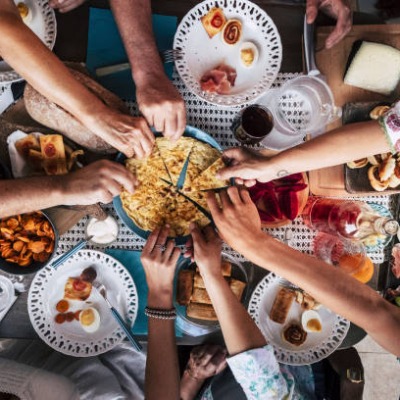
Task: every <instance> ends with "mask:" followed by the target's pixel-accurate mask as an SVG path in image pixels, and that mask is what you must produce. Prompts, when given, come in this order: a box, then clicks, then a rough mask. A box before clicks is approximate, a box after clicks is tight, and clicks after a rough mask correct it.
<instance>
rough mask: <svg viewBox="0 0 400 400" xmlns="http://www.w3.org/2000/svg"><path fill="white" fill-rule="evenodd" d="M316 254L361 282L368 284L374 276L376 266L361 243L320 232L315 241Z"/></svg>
mask: <svg viewBox="0 0 400 400" xmlns="http://www.w3.org/2000/svg"><path fill="white" fill-rule="evenodd" d="M314 254H315V256H317V257H318V258H320V259H321V260H323V261H325V262H327V263H328V264H332V265H334V266H336V267H338V268H340V269H342V270H343V271H345V272H347V273H348V274H350V275H351V276H353V277H354V278H356V279H357V280H359V281H360V282H363V283H366V282H368V281H370V280H371V278H372V276H373V275H374V264H373V263H372V261H371V259H370V258H369V257H368V256H367V254H366V251H365V248H364V246H363V245H362V244H361V243H360V242H359V241H354V240H348V239H344V238H341V237H339V236H333V235H329V234H327V233H324V232H319V233H318V234H317V236H316V237H315V239H314Z"/></svg>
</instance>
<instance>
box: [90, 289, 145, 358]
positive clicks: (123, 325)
mask: <svg viewBox="0 0 400 400" xmlns="http://www.w3.org/2000/svg"><path fill="white" fill-rule="evenodd" d="M93 287H94V288H95V289H96V290H97V292H98V293H99V294H100V295H101V296H102V297H103V299H104V300H105V301H106V303H107V305H108V308H109V309H110V311H111V314H112V315H113V317H114V318H115V320H116V321H117V322H118V325H119V326H120V327H121V328H122V330H123V331H124V332H125V335H126V337H127V338H128V339H129V341H130V342H131V343H132V345H133V347H134V348H135V349H136V350H138V351H142V349H143V347H142V346H141V345H140V343H139V342H138V341H137V340H136V339H135V338H134V337H133V335H132V332H131V327H130V326H129V325H128V324H127V323H126V322H125V320H124V319H123V318H122V315H121V314H120V313H119V312H118V311H117V309H116V308H115V307H113V306H112V304H111V303H110V301H109V300H108V298H107V294H106V293H107V291H106V287H105V286H104V284H102V283H100V282H96V281H94V282H93Z"/></svg>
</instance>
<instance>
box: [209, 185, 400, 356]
mask: <svg viewBox="0 0 400 400" xmlns="http://www.w3.org/2000/svg"><path fill="white" fill-rule="evenodd" d="M221 201H222V209H221V208H220V207H219V206H218V204H217V202H216V199H215V197H213V196H212V195H210V197H209V199H208V202H209V207H210V210H211V212H212V214H213V217H214V221H215V223H216V225H217V227H218V230H219V232H220V235H221V236H222V238H223V239H224V240H225V241H226V242H227V243H228V244H229V245H231V246H232V247H233V248H234V249H235V250H237V251H238V252H240V253H241V254H243V255H244V256H245V257H246V258H248V259H249V260H251V261H252V262H254V263H255V264H257V265H259V266H260V267H262V268H265V269H268V270H269V271H273V272H276V273H277V274H278V275H280V276H283V277H284V278H286V279H288V280H290V281H291V282H293V283H294V284H296V285H298V286H300V287H301V288H303V289H304V290H305V291H307V292H308V293H310V294H311V295H312V296H314V297H315V298H316V299H317V300H318V301H320V302H321V303H322V304H324V305H326V306H327V307H329V308H330V309H331V310H332V311H334V312H336V313H338V314H340V315H342V316H344V317H345V318H347V319H349V320H350V321H352V322H353V323H355V324H356V325H359V326H360V327H361V328H363V329H365V330H366V331H367V332H368V333H369V334H370V335H371V336H372V337H373V339H374V340H375V341H376V342H378V343H379V344H380V345H382V346H383V347H385V348H386V349H387V350H388V351H390V352H392V353H393V354H396V355H397V356H399V355H400V338H399V337H398V335H396V334H395V332H398V330H399V329H400V309H399V308H397V307H395V306H394V305H392V304H390V303H388V302H387V301H386V300H384V299H383V298H382V297H380V296H379V295H378V294H377V293H376V292H375V291H374V290H372V289H371V288H370V287H368V286H366V285H364V284H362V283H360V282H358V281H357V280H355V279H354V278H353V277H351V276H350V275H347V274H346V273H345V272H343V271H342V270H340V269H336V268H335V267H333V266H331V265H328V264H326V263H324V262H323V261H321V260H318V259H317V258H315V257H311V256H308V255H306V254H302V253H299V252H298V251H296V250H293V249H291V248H289V247H288V246H286V245H284V244H282V243H280V242H279V241H277V240H275V239H273V238H271V237H270V236H268V235H266V234H265V233H264V232H262V230H261V223H260V219H259V216H258V212H257V209H256V207H255V205H254V204H253V203H252V201H251V199H250V196H249V194H248V192H247V190H245V189H241V190H240V191H239V190H238V189H237V188H235V187H232V188H230V189H228V191H226V192H222V193H221Z"/></svg>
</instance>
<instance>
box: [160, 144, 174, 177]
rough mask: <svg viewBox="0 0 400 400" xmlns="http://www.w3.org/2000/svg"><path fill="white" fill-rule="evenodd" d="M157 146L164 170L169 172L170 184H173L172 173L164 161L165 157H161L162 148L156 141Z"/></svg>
mask: <svg viewBox="0 0 400 400" xmlns="http://www.w3.org/2000/svg"><path fill="white" fill-rule="evenodd" d="M156 146H157V149H158V152H159V153H160V158H161V160H162V162H163V164H164V168H165V170H166V171H167V174H168V177H169V180H170V182H172V177H171V173H170V172H169V169H168V168H167V164H165V160H164V158H163V156H162V155H161V151H160V148H159V147H158V144H157V141H156Z"/></svg>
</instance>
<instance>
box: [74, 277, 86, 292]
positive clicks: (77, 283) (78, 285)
mask: <svg viewBox="0 0 400 400" xmlns="http://www.w3.org/2000/svg"><path fill="white" fill-rule="evenodd" d="M72 286H73V288H74V290H76V291H77V292H82V291H84V290H85V289H86V286H87V283H86V282H85V281H82V280H81V279H75V280H74V283H73V284H72Z"/></svg>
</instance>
